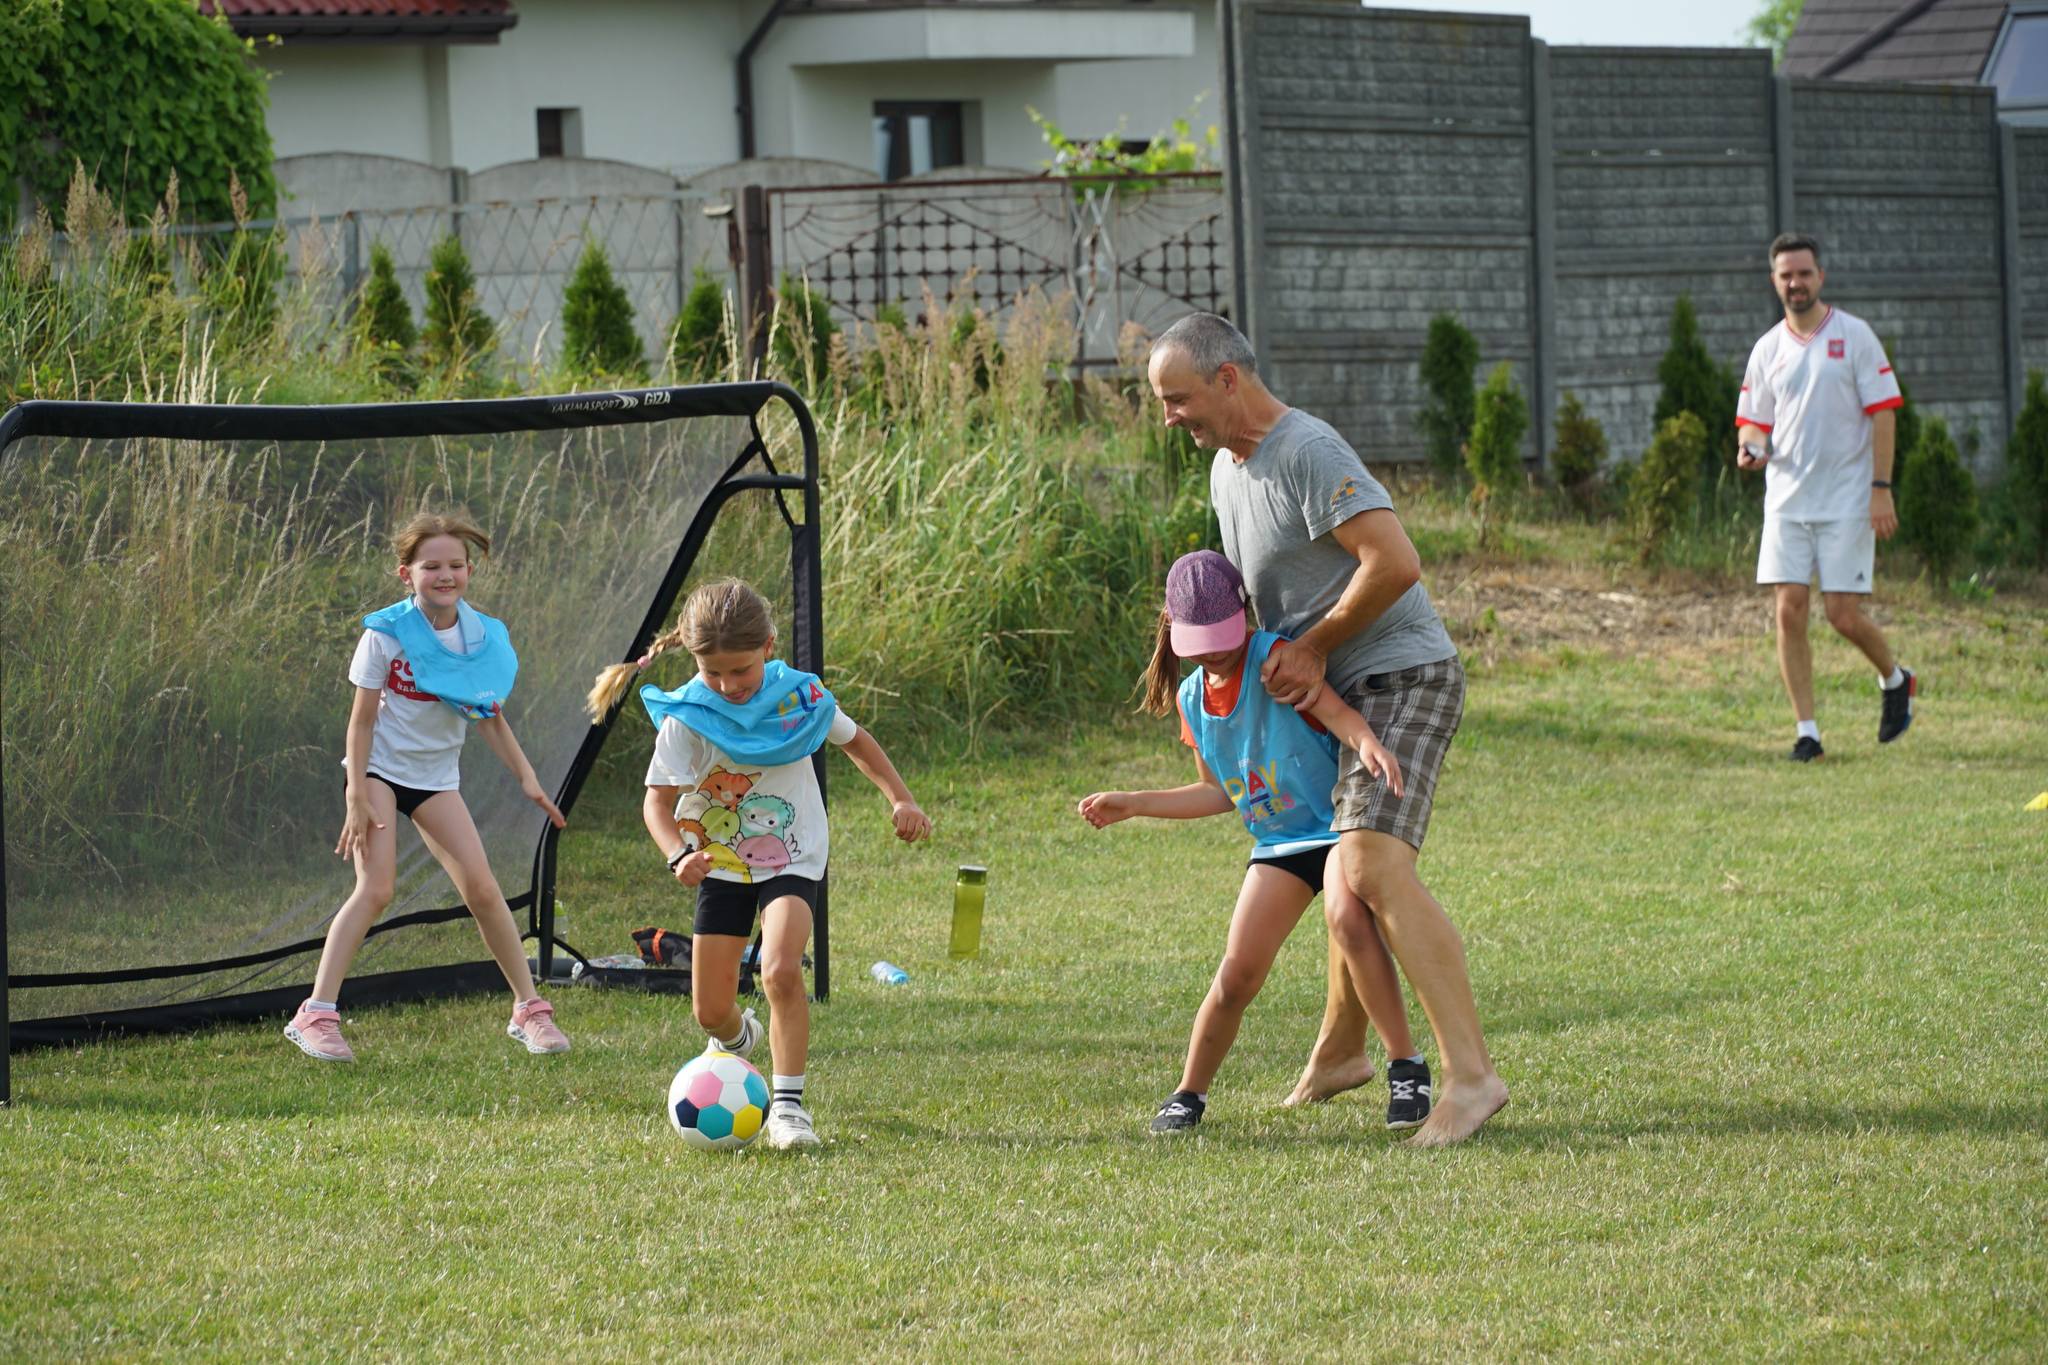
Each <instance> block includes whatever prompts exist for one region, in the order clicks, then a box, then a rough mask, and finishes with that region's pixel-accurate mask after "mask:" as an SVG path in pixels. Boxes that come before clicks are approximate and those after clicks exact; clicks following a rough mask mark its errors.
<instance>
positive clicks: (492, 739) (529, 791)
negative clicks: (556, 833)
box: [476, 707, 569, 829]
mask: <svg viewBox="0 0 2048 1365" xmlns="http://www.w3.org/2000/svg"><path fill="white" fill-rule="evenodd" d="M476 728H477V729H478V730H479V731H480V732H481V733H482V734H483V737H484V743H486V744H488V745H490V746H491V752H492V753H494V754H496V755H497V756H498V761H499V762H500V763H502V764H504V765H505V769H506V771H507V772H509V773H511V774H512V776H514V777H516V778H518V779H519V790H520V791H521V792H522V793H524V794H525V796H526V799H527V800H529V801H531V802H533V804H534V805H536V806H539V807H540V808H541V809H542V810H544V811H546V812H547V814H548V823H549V824H551V825H553V826H554V827H555V828H556V829H560V828H561V827H562V826H564V825H566V824H568V823H569V821H568V818H567V817H565V816H564V815H563V814H562V812H561V811H559V810H557V809H555V803H554V801H553V799H551V798H550V797H549V796H548V794H547V790H546V788H544V787H542V786H541V784H540V779H539V778H538V777H536V776H534V773H533V765H532V764H531V763H528V762H527V761H526V751H525V750H524V749H521V748H520V747H519V740H518V738H517V737H516V736H514V735H513V733H512V727H511V726H510V725H508V724H507V723H506V721H505V709H504V708H503V707H499V708H498V714H497V715H495V716H492V717H491V718H490V719H489V720H480V721H478V722H477V723H476Z"/></svg>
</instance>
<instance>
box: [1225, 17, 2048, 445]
mask: <svg viewBox="0 0 2048 1365" xmlns="http://www.w3.org/2000/svg"><path fill="white" fill-rule="evenodd" d="M1228 3H1229V5H1230V12H1231V17H1230V21H1229V24H1228V28H1227V33H1226V38H1227V41H1226V44H1225V52H1224V62H1225V71H1226V81H1227V84H1228V88H1229V90H1230V92H1231V110H1230V113H1231V122H1230V127H1231V138H1230V143H1231V145H1230V174H1231V178H1232V184H1233V190H1232V207H1233V212H1234V214H1235V216H1236V219H1237V227H1238V233H1237V240H1238V241H1239V242H1240V243H1241V248H1240V251H1241V255H1240V259H1239V261H1238V267H1239V268H1238V270H1237V272H1236V278H1237V280H1238V296H1237V301H1238V307H1239V310H1240V314H1241V317H1242V320H1243V321H1244V322H1245V323H1246V325H1247V330H1248V332H1249V333H1250V335H1251V337H1252V341H1253V343H1254V345H1255V346H1256V347H1257V348H1258V350H1259V353H1260V355H1261V358H1262V363H1263V364H1264V365H1265V367H1266V368H1267V369H1268V370H1269V371H1270V377H1271V378H1272V380H1273V382H1274V384H1275V385H1276V387H1277V388H1278V389H1279V391H1280V392H1281V394H1282V396H1283V397H1285V398H1287V399H1288V400H1289V401H1290V402H1296V403H1300V404H1302V405H1303V406H1306V407H1309V408H1312V409H1314V410H1315V411H1317V412H1319V413H1321V414H1322V415H1323V416H1325V417H1327V418H1328V419H1329V420H1331V421H1332V422H1334V423H1335V424H1336V425H1337V426H1338V428H1339V429H1340V430H1342V431H1344V432H1345V433H1346V435H1347V436H1349V437H1350V438H1351V440H1352V441H1353V443H1354V444H1355V445H1357V446H1358V448H1359V451H1360V453H1361V454H1363V455H1365V456H1366V458H1367V459H1368V460H1394V461H1404V460H1415V459H1419V458H1421V455H1422V442H1421V440H1420V437H1419V436H1418V434H1417V432H1416V428H1415V419H1416V415H1417V413H1418V411H1419V410H1420V407H1421V405H1422V401H1423V394H1422V390H1421V384H1420V379H1419V377H1418V374H1417V362H1418V361H1419V359H1420V357H1421V353H1422V345H1423V340H1424V337H1425V335H1426V332H1427V328H1428V323H1429V319H1430V318H1431V316H1433V315H1434V314H1436V313H1439V312H1449V313H1453V314H1455V315H1457V317H1458V318H1459V320H1460V321H1462V322H1463V323H1464V324H1465V325H1466V326H1467V327H1468V328H1470V329H1471V330H1472V332H1473V333H1474V335H1475V336H1476V337H1477V338H1478V340H1479V344H1480V350H1481V354H1482V357H1483V358H1482V373H1483V372H1484V369H1487V368H1491V366H1492V365H1494V364H1495V363H1496V362H1498V361H1500V360H1508V361H1511V362H1513V364H1514V365H1515V367H1516V369H1517V372H1518V374H1519V375H1520V376H1521V380H1522V383H1523V385H1524V387H1525V391H1527V392H1528V393H1529V395H1530V399H1531V408H1532V411H1533V413H1534V415H1535V416H1536V418H1537V422H1536V426H1537V431H1536V432H1534V433H1532V437H1531V441H1530V444H1529V446H1528V453H1529V454H1530V455H1531V456H1534V455H1535V454H1537V453H1538V448H1539V447H1538V441H1539V440H1540V441H1541V443H1542V445H1543V446H1546V447H1547V445H1548V443H1549V440H1550V433H1551V430H1552V421H1553V418H1554V413H1555V410H1556V404H1557V400H1558V396H1559V394H1560V393H1561V392H1563V391H1564V390H1566V389H1570V390H1573V391H1575V392H1577V393H1578V394H1579V396H1580V397H1581V398H1582V399H1583V400H1584V402H1585V404H1586V406H1587V408H1588V409H1589V410H1590V411H1591V412H1592V413H1594V414H1595V415H1596V416H1598V417H1599V418H1600V419H1601V421H1602V422H1603V423H1604V424H1605V425H1606V427H1607V430H1608V435H1609V439H1610V442H1611V444H1612V447H1613V449H1614V451H1615V453H1616V456H1617V457H1618V458H1632V457H1633V456H1634V455H1636V454H1637V453H1639V452H1640V451H1641V450H1642V449H1643V447H1644V446H1645V445H1646V444H1647V443H1648V441H1649V438H1650V434H1651V414H1652V411H1653V409H1654V407H1655V404H1656V399H1657V392H1658V384H1657V380H1656V369H1657V362H1658V360H1659V359H1660V358H1661V356H1662V355H1663V352H1664V348H1665V345H1666V343H1667V339H1668V332H1669V327H1670V319H1671V313H1672V309H1673V306H1674V305H1675V304H1676V302H1677V299H1678V297H1679V295H1680V294H1689V295H1690V296H1691V298H1692V301H1693V304H1694V307H1695V309H1696V311H1697V313H1698V315H1699V320H1700V326H1701V331H1702V334H1703V336H1704V337H1705V339H1706V342H1707V345H1708V346H1709V348H1710V349H1711V350H1712V351H1713V353H1714V354H1715V355H1716V356H1717V357H1718V358H1720V359H1723V360H1726V361H1728V362H1729V363H1731V364H1733V365H1735V366H1737V367H1739V366H1740V365H1741V364H1742V363H1743V361H1745V360H1746V358H1747V356H1748V353H1749V349H1750V346H1751V345H1752V344H1753V343H1754V341H1755V340H1756V338H1757V337H1758V336H1760V335H1761V334H1762V333H1763V332H1764V331H1765V330H1766V329H1768V328H1769V327H1770V326H1771V324H1772V323H1773V321H1775V320H1776V318H1777V317H1778V316H1779V309H1778V306H1777V302H1776V299H1775V298H1774V297H1773V295H1772V293H1771V290H1770V285H1769V278H1768V267H1767V263H1766V260H1765V249H1766V247H1767V245H1768V243H1769V241H1770V239H1771V237H1772V236H1773V235H1775V234H1776V233H1777V232H1779V231H1781V230H1787V229H1794V228H1796V229H1798V230H1801V231H1806V232H1812V233H1814V234H1816V235H1817V236H1818V237H1819V238H1820V239H1821V241H1822V244H1823V265H1824V266H1825V268H1826V269H1827V271H1828V283H1827V297H1828V299H1829V300H1830V301H1831V302H1834V303H1836V304H1839V305H1841V306H1843V307H1845V308H1847V309H1849V310H1850V311H1852V312H1855V313H1857V314H1859V315H1861V316H1863V317H1864V318H1865V319H1867V320H1868V321H1869V322H1870V323H1871V325H1872V326H1873V327H1874V328H1876V330H1877V331H1878V333H1879V335H1881V336H1883V337H1885V338H1887V339H1888V340H1889V341H1891V342H1892V343H1893V345H1894V348H1895V351H1894V359H1895V360H1896V362H1897V365H1898V370H1899V373H1900V375H1901V376H1902V377H1903V378H1904V379H1905V381H1906V382H1907V384H1908V385H1909V386H1910V387H1911V390H1912V393H1913V396H1914V398H1915V400H1916V401H1918V402H1920V403H1922V404H1923V405H1924V406H1925V407H1926V408H1927V409H1928V410H1929V411H1931V412H1933V413H1936V414H1939V415H1940V416H1942V417H1944V418H1946V419H1947V420H1948V422H1949V424H1950V426H1951V427H1952V428H1953V429H1954V430H1955V431H1956V432H1957V433H1958V434H1959V435H1961V434H1964V433H1967V432H1968V431H1970V430H1971V429H1972V428H1974V429H1975V430H1976V431H1977V432H1978V434H1979V435H1980V436H1981V437H1982V441H1981V444H1980V447H1979V451H1980V453H1979V457H1978V458H1979V469H1980V472H1988V467H1989V466H1990V465H1991V464H1992V463H1993V462H1995V460H1996V459H1997V457H1998V455H1999V452H2000V451H2001V450H2002V447H2003V444H2004V437H2005V434H2006V431H2007V428H2008V424H2009V422H2010V419H2011V416H2012V414H2013V413H2014V412H2015V411H2016V410H2017V403H2018V400H2019V395H2020V384H2021V382H2022V369H2023V366H2022V361H2023V360H2024V362H2025V364H2030V365H2041V364H2043V363H2048V283H2044V281H2048V132H2044V133H2035V132H2033V131H2031V130H2019V131H2014V130H2010V129H2001V127H2000V125H1999V124H1998V121H1997V111H1996V106H1995V103H1994V100H1993V96H1992V94H1991V92H1990V91H1988V90H1985V89H1982V88H1977V87H1962V88H1954V87H1930V86H1907V85H1869V84H1854V85H1849V84H1834V83H1829V82H1807V81H1799V82H1790V81H1786V80H1783V79H1780V78H1777V77H1774V76H1773V75H1772V73H1771V69H1770V61H1769V57H1768V55H1767V54H1766V53H1764V52H1761V51H1755V50H1744V49H1731V50H1720V49H1675V48H1650V49H1628V48H1551V47H1548V46H1547V45H1545V44H1543V43H1541V42H1536V41H1533V40H1532V39H1531V38H1530V37H1529V31H1528V22H1527V20H1525V19H1521V18H1515V17H1495V16H1480V15H1448V14H1425V13H1419V12H1411V11H1396V10H1371V9H1362V8H1360V7H1358V6H1357V5H1355V4H1352V3H1349V0H1228Z"/></svg>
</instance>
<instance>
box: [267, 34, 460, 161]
mask: <svg viewBox="0 0 2048 1365" xmlns="http://www.w3.org/2000/svg"><path fill="white" fill-rule="evenodd" d="M256 57H257V61H258V62H259V63H260V64H261V65H262V67H263V68H264V70H265V71H267V72H269V73H270V119H269V122H270V142H271V147H272V150H273V152H274V154H275V155H277V156H279V157H287V156H301V155H304V154H306V153H308V152H370V153H374V154H376V155H378V156H402V157H409V158H411V159H413V160H415V161H425V160H427V159H428V146H427V69H426V55H425V52H424V51H423V49H421V48H418V47H413V46H410V45H405V44H396V43H393V44H388V45H376V46H364V47H354V46H345V45H342V44H336V43H326V44H314V43H307V44H281V45H279V46H276V47H270V46H267V45H264V44H261V43H259V44H257V47H256Z"/></svg>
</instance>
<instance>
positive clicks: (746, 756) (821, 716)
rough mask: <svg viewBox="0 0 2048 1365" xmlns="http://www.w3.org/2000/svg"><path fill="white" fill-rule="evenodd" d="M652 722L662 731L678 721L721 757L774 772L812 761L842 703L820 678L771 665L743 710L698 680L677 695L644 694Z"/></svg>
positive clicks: (772, 662)
mask: <svg viewBox="0 0 2048 1365" xmlns="http://www.w3.org/2000/svg"><path fill="white" fill-rule="evenodd" d="M640 700H641V702H642V703H643V704H644V705H645V706H646V707H647V716H648V719H650V720H652V721H653V722H654V725H655V728H656V729H660V728H661V721H662V718H663V717H664V716H674V717H675V718H676V719H677V720H679V721H681V722H682V723H683V724H684V725H685V726H687V727H688V728H689V729H691V730H692V731H694V732H696V733H697V734H699V735H702V736H703V737H704V738H705V739H707V740H709V741H710V742H711V743H712V744H714V745H716V746H717V747H718V749H719V751H720V752H722V753H724V754H726V755H727V756H728V757H731V758H734V759H737V760H738V761H740V762H741V763H759V764H762V765H764V766H769V767H772V766H774V765H775V764H778V763H794V762H796V761H797V760H798V759H800V758H808V757H809V756H810V755H812V754H814V753H816V752H817V751H818V747H819V746H820V745H822V744H823V743H824V742H825V735H826V732H827V731H829V730H830V729H831V728H832V718H833V717H834V716H835V715H837V714H838V712H839V703H838V702H836V701H834V700H833V698H832V694H831V693H830V692H827V691H826V690H825V685H824V684H823V683H821V682H819V681H818V677H817V675H816V674H815V673H805V672H803V671H801V670H799V669H795V668H791V667H790V666H789V665H788V664H786V663H784V662H783V661H782V660H780V659H770V660H769V661H768V666H767V667H766V668H765V669H763V670H762V673H761V685H760V686H759V687H757V688H755V689H754V695H753V696H751V697H748V698H747V699H746V700H745V701H743V702H739V703H737V704H735V703H733V702H729V701H727V700H726V699H725V698H724V697H721V696H719V695H718V693H717V692H715V691H713V690H712V689H711V688H709V687H707V686H705V685H704V681H703V679H701V678H692V679H690V681H689V682H687V683H685V684H684V685H683V686H681V687H678V688H676V689H675V690H674V691H672V692H664V691H662V690H661V689H660V688H658V687H656V686H654V685H653V684H651V683H650V684H648V685H647V686H646V687H643V688H641V689H640Z"/></svg>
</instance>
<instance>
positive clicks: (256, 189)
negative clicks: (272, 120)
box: [0, 0, 277, 230]
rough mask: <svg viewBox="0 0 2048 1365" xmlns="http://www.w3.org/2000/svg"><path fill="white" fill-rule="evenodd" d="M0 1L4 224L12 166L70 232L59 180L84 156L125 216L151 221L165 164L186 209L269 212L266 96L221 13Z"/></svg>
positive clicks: (146, 5) (64, 182) (165, 179)
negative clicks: (180, 189)
mask: <svg viewBox="0 0 2048 1365" xmlns="http://www.w3.org/2000/svg"><path fill="white" fill-rule="evenodd" d="M0 11H4V13H0V226H5V225H8V224H10V223H11V222H12V221H13V218H14V210H15V198H16V196H15V192H14V186H15V183H16V180H17V178H21V179H25V180H26V181H27V183H28V187H29V190H30V192H31V193H32V194H33V195H34V196H35V198H36V199H37V200H38V201H39V202H40V203H42V204H44V205H46V206H47V207H48V208H49V209H50V212H51V214H52V216H53V217H54V218H55V219H56V222H57V225H58V226H59V227H60V228H65V229H67V230H68V229H69V227H70V222H69V218H68V215H67V207H68V201H67V196H66V193H65V191H66V187H67V186H68V184H69V183H70V181H71V179H72V173H73V169H74V168H75V167H77V166H81V165H82V166H84V167H86V168H87V169H88V170H89V171H90V173H91V174H93V175H94V176H97V177H99V178H100V179H101V180H103V181H105V182H107V183H108V184H109V187H110V189H111V192H112V195H113V199H114V202H115V206H116V209H117V211H118V213H119V215H120V220H121V221H122V222H126V223H139V222H142V221H144V220H145V219H147V218H148V217H149V215H150V212H151V210H153V209H154V208H155V207H156V204H157V196H158V195H159V194H160V193H162V190H163V187H164V186H165V185H166V184H168V183H169V182H170V180H171V177H172V176H173V175H175V176H176V177H177V178H178V180H179V181H180V183H181V185H182V186H183V194H184V202H185V211H186V213H187V215H188V216H189V219H190V220H191V221H196V222H224V221H226V220H227V219H228V218H230V217H234V218H236V219H238V220H240V221H246V220H248V219H250V218H267V217H269V216H270V214H271V213H272V211H273V210H274V208H275V206H276V203H277V185H276V182H275V180H274V179H273V178H272V176H271V169H270V163H271V159H272V152H271V143H270V128H269V124H268V122H267V121H266V118H265V106H266V104H267V103H268V99H269V97H268V93H267V91H266V89H265V86H264V77H263V73H262V72H261V71H259V70H258V69H257V68H256V66H255V64H254V63H253V62H251V61H250V60H249V52H250V50H251V44H250V43H249V42H248V41H246V40H244V39H241V38H237V37H236V36H235V35H234V33H233V31H232V30H231V29H229V28H228V25H227V21H226V20H225V19H222V18H217V17H216V18H208V17H206V16H204V15H202V14H200V12H199V9H198V7H197V6H195V5H192V4H189V3H182V2H180V0H91V2H90V3H77V2H76V0H72V2H71V3H58V2H57V0H14V2H13V3H11V4H8V5H5V6H0ZM238 177H239V182H240V184H241V185H242V186H243V187H244V194H243V197H242V203H241V205H240V208H239V210H238V209H237V205H236V197H237V196H236V190H235V185H236V182H237V178H238Z"/></svg>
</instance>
